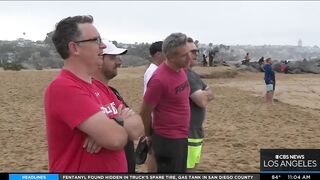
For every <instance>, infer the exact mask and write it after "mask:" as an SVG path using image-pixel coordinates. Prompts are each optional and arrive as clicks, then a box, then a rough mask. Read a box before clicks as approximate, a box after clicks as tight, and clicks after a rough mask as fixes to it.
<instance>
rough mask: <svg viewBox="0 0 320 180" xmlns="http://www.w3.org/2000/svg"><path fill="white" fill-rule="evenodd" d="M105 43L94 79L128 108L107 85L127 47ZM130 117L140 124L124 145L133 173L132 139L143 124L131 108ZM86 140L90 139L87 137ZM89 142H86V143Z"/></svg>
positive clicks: (138, 132)
mask: <svg viewBox="0 0 320 180" xmlns="http://www.w3.org/2000/svg"><path fill="white" fill-rule="evenodd" d="M104 44H105V45H106V48H105V49H103V63H102V65H101V66H100V67H99V70H98V71H96V72H95V75H94V79H96V80H99V81H101V82H102V83H103V84H104V85H105V89H106V90H107V91H109V92H112V93H113V95H115V96H116V97H117V99H118V100H120V101H121V103H122V104H123V105H124V106H125V107H126V108H128V105H127V103H126V102H125V101H124V100H123V98H122V97H121V95H120V93H119V92H118V91H117V90H116V89H115V88H113V87H111V86H109V85H108V82H109V81H110V80H111V79H112V78H114V77H116V76H117V74H118V72H117V68H118V67H120V65H121V59H120V57H119V55H123V54H125V53H127V49H122V48H117V47H116V46H115V45H114V44H112V43H111V42H109V41H106V42H104ZM129 111H131V118H130V121H136V122H137V123H139V124H140V128H137V129H136V133H135V134H134V136H131V137H130V136H129V140H128V143H127V145H126V146H125V154H126V159H127V164H128V172H129V173H134V172H135V156H134V144H133V140H136V139H138V137H140V136H141V135H142V133H143V131H142V129H143V124H142V120H141V118H140V116H139V115H138V114H136V113H135V112H133V111H132V110H131V109H130V110H129ZM87 140H88V141H89V140H90V139H87ZM90 141H91V144H95V142H94V141H92V140H90ZM87 144H89V143H86V144H85V145H87ZM91 149H92V151H98V150H99V149H100V146H99V145H97V146H91Z"/></svg>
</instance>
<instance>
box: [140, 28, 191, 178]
mask: <svg viewBox="0 0 320 180" xmlns="http://www.w3.org/2000/svg"><path fill="white" fill-rule="evenodd" d="M162 52H163V53H164V55H165V56H166V60H165V62H164V63H162V64H161V65H160V66H159V67H158V69H157V70H156V71H155V72H154V74H153V76H152V77H151V79H150V80H149V82H148V84H147V91H146V93H145V95H144V101H143V104H142V109H141V113H140V114H141V118H142V120H143V122H144V127H145V135H146V136H147V137H148V142H149V143H150V139H151V143H152V145H151V148H152V149H153V151H154V153H155V158H156V162H157V172H185V171H186V161H187V144H188V141H187V138H188V131H189V120H190V106H189V93H190V87H189V83H188V79H187V75H186V69H185V67H186V66H187V64H188V62H189V61H190V60H191V54H190V50H189V46H187V36H186V35H185V34H182V33H173V34H171V35H169V36H168V37H167V38H166V39H165V40H164V41H163V45H162ZM152 113H153V117H152V118H151V114H152ZM151 119H152V128H151ZM151 129H152V131H153V132H152V133H151V132H150V131H151ZM150 136H151V137H150Z"/></svg>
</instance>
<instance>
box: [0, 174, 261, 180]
mask: <svg viewBox="0 0 320 180" xmlns="http://www.w3.org/2000/svg"><path fill="white" fill-rule="evenodd" d="M8 178H9V180H260V175H259V174H258V173H255V174H249V173H247V174H243V173H239V174H236V173H230V174H227V173H225V174H220V173H219V174H214V173H212V174H211V173H210V174H8ZM1 180H2V178H1Z"/></svg>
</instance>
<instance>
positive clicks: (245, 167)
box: [0, 67, 320, 172]
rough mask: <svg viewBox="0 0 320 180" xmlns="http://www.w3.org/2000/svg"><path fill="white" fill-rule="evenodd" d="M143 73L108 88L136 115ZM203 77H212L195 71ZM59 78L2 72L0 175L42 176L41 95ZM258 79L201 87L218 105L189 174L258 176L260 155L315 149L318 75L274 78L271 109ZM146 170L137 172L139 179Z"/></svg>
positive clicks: (249, 76) (318, 142) (319, 137)
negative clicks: (209, 89) (208, 88)
mask: <svg viewBox="0 0 320 180" xmlns="http://www.w3.org/2000/svg"><path fill="white" fill-rule="evenodd" d="M144 70H145V67H139V68H125V69H119V76H118V77H117V78H116V79H114V80H113V81H112V82H111V85H112V86H114V87H116V88H118V89H119V91H120V92H121V94H122V95H123V96H124V98H125V100H126V101H127V102H128V104H129V105H130V106H131V107H132V108H133V109H134V110H135V111H139V110H140V105H141V100H142V92H143V79H142V77H143V72H144ZM202 70H204V71H212V69H209V68H206V69H201V68H197V71H202ZM218 70H219V69H218ZM220 70H221V69H220ZM57 73H58V71H46V70H43V71H20V72H11V71H1V72H0V77H1V78H0V83H1V88H0V102H1V103H0V107H1V108H0V126H1V127H2V128H1V130H0V144H1V149H0V154H1V155H2V156H1V157H0V172H46V171H47V169H48V160H47V143H46V136H45V120H44V112H43V93H44V89H45V87H46V86H47V85H48V83H49V82H50V81H51V80H52V79H53V78H54V76H55V75H56V74H57ZM262 77H263V74H260V73H246V72H244V73H240V74H239V75H238V77H236V78H229V79H228V78H227V79H226V78H224V79H205V82H206V83H208V84H209V85H210V86H211V87H213V90H214V92H215V96H216V99H215V100H214V102H212V103H211V104H210V106H209V107H208V109H207V118H206V121H205V134H206V138H205V144H204V149H203V156H202V159H201V163H200V164H199V165H198V166H197V168H196V169H195V170H194V171H196V172H258V171H259V159H260V157H259V153H260V152H259V150H260V149H261V148H319V146H320V132H319V130H318V129H320V124H319V123H318V122H317V121H318V119H320V106H319V102H320V101H319V100H320V96H319V95H320V81H319V80H318V78H319V77H318V75H282V74H281V75H280V74H277V79H278V81H277V92H276V98H277V99H278V100H279V102H276V105H274V106H267V105H265V103H264V99H263V95H264V93H265V92H264V84H263V80H262ZM145 170H146V168H145V166H144V165H141V166H138V171H139V172H145Z"/></svg>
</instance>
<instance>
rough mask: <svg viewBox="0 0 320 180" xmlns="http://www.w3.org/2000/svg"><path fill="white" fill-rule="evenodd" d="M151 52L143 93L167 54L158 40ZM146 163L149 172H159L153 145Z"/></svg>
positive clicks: (152, 46)
mask: <svg viewBox="0 0 320 180" xmlns="http://www.w3.org/2000/svg"><path fill="white" fill-rule="evenodd" d="M149 52H150V55H151V58H152V60H151V63H150V65H149V67H148V69H147V70H146V72H145V73H144V78H143V79H144V89H143V94H145V92H146V90H147V85H148V82H149V80H150V79H151V77H152V75H153V73H154V72H155V71H156V69H157V68H158V66H159V65H160V64H161V63H162V62H164V60H165V56H164V55H163V54H162V41H157V42H154V43H152V44H151V46H150V48H149ZM149 145H150V144H149ZM146 164H147V169H148V172H149V173H155V172H157V163H156V159H155V157H154V152H152V151H151V147H149V153H148V157H147V160H146Z"/></svg>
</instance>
